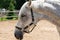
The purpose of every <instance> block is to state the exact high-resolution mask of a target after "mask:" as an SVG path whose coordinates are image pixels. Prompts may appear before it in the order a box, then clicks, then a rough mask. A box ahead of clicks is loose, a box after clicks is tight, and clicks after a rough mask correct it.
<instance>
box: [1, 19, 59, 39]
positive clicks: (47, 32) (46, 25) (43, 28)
mask: <svg viewBox="0 0 60 40" xmlns="http://www.w3.org/2000/svg"><path fill="white" fill-rule="evenodd" d="M16 22H17V20H15V21H14V20H13V21H3V22H0V40H16V39H15V37H14V29H15V24H16ZM56 27H57V26H56V25H54V24H52V23H51V22H49V21H47V20H41V21H39V22H38V23H37V26H36V27H35V28H34V30H33V31H32V32H31V33H29V34H25V35H24V39H23V40H60V39H59V34H58V31H57V28H56Z"/></svg>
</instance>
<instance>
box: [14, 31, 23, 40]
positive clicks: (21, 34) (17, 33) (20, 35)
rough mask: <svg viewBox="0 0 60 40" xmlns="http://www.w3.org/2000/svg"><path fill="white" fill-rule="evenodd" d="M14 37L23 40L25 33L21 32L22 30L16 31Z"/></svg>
mask: <svg viewBox="0 0 60 40" xmlns="http://www.w3.org/2000/svg"><path fill="white" fill-rule="evenodd" d="M14 36H15V37H16V38H17V39H20V40H22V39H23V32H22V31H20V30H15V33H14Z"/></svg>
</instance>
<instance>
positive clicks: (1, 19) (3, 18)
mask: <svg viewBox="0 0 60 40" xmlns="http://www.w3.org/2000/svg"><path fill="white" fill-rule="evenodd" d="M17 19H18V18H17V17H14V18H13V19H7V17H0V21H6V20H17Z"/></svg>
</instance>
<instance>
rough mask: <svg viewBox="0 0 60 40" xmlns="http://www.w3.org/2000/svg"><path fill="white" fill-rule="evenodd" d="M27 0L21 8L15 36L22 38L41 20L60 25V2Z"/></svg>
mask: <svg viewBox="0 0 60 40" xmlns="http://www.w3.org/2000/svg"><path fill="white" fill-rule="evenodd" d="M28 4H29V2H25V3H24V4H23V6H22V7H21V9H20V12H19V17H18V22H17V25H16V29H15V33H14V34H15V37H16V38H17V39H20V40H22V39H23V34H24V33H25V32H26V33H30V32H31V31H32V30H33V29H34V27H35V26H36V23H37V22H38V21H39V20H43V19H46V20H49V21H51V22H52V23H54V24H56V25H57V26H58V27H59V26H60V2H59V1H51V0H45V1H44V0H43V1H39V0H38V1H32V2H31V5H30V6H28Z"/></svg>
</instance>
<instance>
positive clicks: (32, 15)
mask: <svg viewBox="0 0 60 40" xmlns="http://www.w3.org/2000/svg"><path fill="white" fill-rule="evenodd" d="M30 10H31V17H32V22H31V23H30V24H29V25H27V26H25V28H24V30H23V32H26V33H30V32H32V30H33V29H34V28H35V26H36V25H34V27H33V28H32V29H31V31H28V32H27V31H25V29H27V28H28V27H29V26H31V25H33V24H34V14H33V10H32V8H31V9H30ZM22 17H24V15H23V16H22ZM16 28H17V29H19V30H22V28H20V27H17V26H16Z"/></svg>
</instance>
